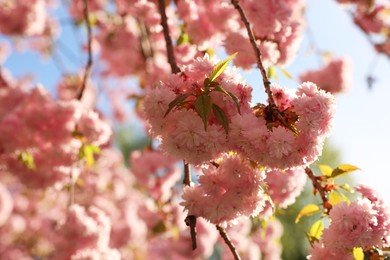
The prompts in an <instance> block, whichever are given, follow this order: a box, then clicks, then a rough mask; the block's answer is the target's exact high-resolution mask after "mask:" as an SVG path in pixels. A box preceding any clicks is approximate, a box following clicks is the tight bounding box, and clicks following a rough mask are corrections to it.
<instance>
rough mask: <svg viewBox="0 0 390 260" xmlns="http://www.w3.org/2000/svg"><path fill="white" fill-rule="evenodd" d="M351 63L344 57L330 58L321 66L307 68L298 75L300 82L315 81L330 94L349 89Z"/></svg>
mask: <svg viewBox="0 0 390 260" xmlns="http://www.w3.org/2000/svg"><path fill="white" fill-rule="evenodd" d="M350 70H351V63H350V61H349V60H348V59H346V58H340V59H332V60H330V61H329V62H327V63H326V64H325V66H323V67H322V68H319V69H317V70H309V71H306V72H304V73H302V74H300V75H299V79H300V81H301V82H306V81H311V82H315V83H316V84H317V86H318V87H320V88H321V89H323V90H325V91H328V92H330V93H332V94H337V93H342V92H345V91H346V90H348V89H350V86H351V84H352V82H351V79H350V76H351V71H350Z"/></svg>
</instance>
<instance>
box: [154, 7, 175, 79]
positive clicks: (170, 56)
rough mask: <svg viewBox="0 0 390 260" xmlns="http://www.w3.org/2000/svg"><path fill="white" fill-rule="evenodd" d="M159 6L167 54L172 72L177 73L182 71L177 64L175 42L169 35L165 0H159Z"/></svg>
mask: <svg viewBox="0 0 390 260" xmlns="http://www.w3.org/2000/svg"><path fill="white" fill-rule="evenodd" d="M158 7H159V11H160V15H161V26H162V27H163V32H164V38H165V43H166V47H167V55H168V63H169V65H170V66H171V70H172V73H174V74H177V73H179V72H180V69H179V67H178V66H177V63H176V59H175V54H174V52H173V44H172V39H171V36H170V35H169V27H168V22H167V21H168V18H167V14H166V12H165V1H164V0H158Z"/></svg>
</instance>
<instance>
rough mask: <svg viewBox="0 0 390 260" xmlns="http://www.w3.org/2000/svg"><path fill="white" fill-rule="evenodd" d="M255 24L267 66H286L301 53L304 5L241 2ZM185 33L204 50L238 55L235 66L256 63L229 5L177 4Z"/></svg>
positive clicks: (233, 11)
mask: <svg viewBox="0 0 390 260" xmlns="http://www.w3.org/2000/svg"><path fill="white" fill-rule="evenodd" d="M240 3H241V4H242V7H243V9H244V11H245V12H246V14H247V16H248V19H249V21H250V22H251V24H253V30H254V34H255V37H256V40H257V42H256V43H257V45H258V46H259V48H260V49H261V50H262V56H263V60H264V62H265V63H266V64H279V65H285V64H288V63H290V62H291V60H292V59H293V58H294V56H295V53H296V51H297V49H298V46H299V43H300V39H301V37H302V31H303V30H302V29H303V24H304V22H303V15H302V14H303V12H302V10H303V9H302V8H303V1H267V0H261V1H252V0H246V1H240ZM177 10H178V15H179V17H180V18H181V19H182V20H183V21H184V24H185V31H186V33H188V35H189V38H190V40H191V41H192V42H194V43H195V44H197V45H198V48H200V49H201V50H206V49H208V48H209V49H216V48H217V47H219V46H221V45H223V46H224V47H225V49H226V52H227V53H228V54H233V53H235V52H238V55H237V58H236V59H235V60H234V63H235V65H236V66H240V67H242V68H244V69H250V68H251V67H252V65H254V64H255V63H256V60H255V56H254V55H253V49H252V47H251V46H250V43H249V38H248V34H247V31H246V29H245V26H244V24H243V23H242V22H241V19H240V16H239V14H238V12H237V11H236V10H235V9H234V7H233V5H232V4H231V2H230V1H224V0H222V1H204V0H197V1H189V0H183V1H179V2H178V6H177Z"/></svg>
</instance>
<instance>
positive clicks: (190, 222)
mask: <svg viewBox="0 0 390 260" xmlns="http://www.w3.org/2000/svg"><path fill="white" fill-rule="evenodd" d="M183 163H184V179H183V184H184V185H185V186H190V185H191V172H190V165H189V164H188V163H186V162H185V161H183ZM184 222H185V223H186V225H187V226H189V227H190V232H191V241H192V250H195V249H196V247H197V243H196V216H194V215H188V216H187V217H186V219H185V220H184Z"/></svg>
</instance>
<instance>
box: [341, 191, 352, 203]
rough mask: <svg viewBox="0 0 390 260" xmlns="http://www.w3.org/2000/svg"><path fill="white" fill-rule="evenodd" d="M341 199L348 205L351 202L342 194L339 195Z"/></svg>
mask: <svg viewBox="0 0 390 260" xmlns="http://www.w3.org/2000/svg"><path fill="white" fill-rule="evenodd" d="M340 196H341V199H342V200H343V201H345V202H347V203H348V205H349V204H351V201H350V200H349V199H348V197H347V196H345V195H344V194H343V193H340Z"/></svg>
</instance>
